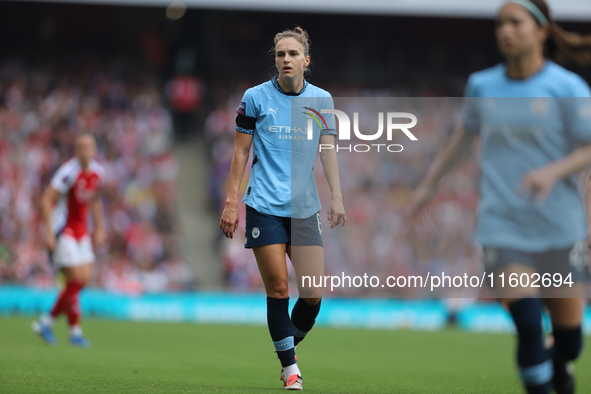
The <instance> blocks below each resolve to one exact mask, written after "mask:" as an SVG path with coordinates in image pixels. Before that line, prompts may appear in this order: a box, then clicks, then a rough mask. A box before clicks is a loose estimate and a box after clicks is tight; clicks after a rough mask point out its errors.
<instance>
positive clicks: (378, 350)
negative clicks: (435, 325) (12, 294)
mask: <svg viewBox="0 0 591 394" xmlns="http://www.w3.org/2000/svg"><path fill="white" fill-rule="evenodd" d="M30 322H31V319H30V318H24V317H10V318H6V317H4V318H0V393H49V392H52V393H273V392H279V390H281V388H282V384H281V382H280V381H279V371H280V365H279V361H278V360H277V359H276V358H275V355H274V353H273V348H272V347H273V346H272V344H271V341H270V337H269V333H268V331H267V329H266V327H261V326H217V325H198V324H189V323H178V324H175V323H133V322H121V321H106V320H95V319H88V320H86V321H84V323H83V325H84V330H85V334H86V336H87V337H88V338H89V339H90V340H91V341H92V348H91V349H79V348H74V347H72V346H71V345H69V344H68V343H67V330H66V325H65V323H64V322H63V321H60V322H58V324H57V326H56V337H57V339H58V341H59V344H58V346H57V347H50V346H47V345H45V344H44V343H43V342H42V341H41V339H40V338H38V337H37V336H36V335H34V334H33V333H32V331H31V329H30ZM513 347H514V338H513V337H512V336H511V335H498V334H474V333H466V332H462V331H459V330H455V329H448V330H444V331H441V332H413V331H404V330H398V331H378V330H352V329H331V328H323V327H317V328H315V329H314V330H313V331H312V333H311V334H310V335H309V336H308V338H306V340H305V341H304V342H302V344H301V346H299V347H298V359H299V365H300V368H301V370H302V373H303V376H304V381H305V386H304V390H305V391H306V392H310V393H366V394H369V393H409V394H410V393H413V394H414V393H417V394H418V393H421V394H424V393H437V394H440V393H503V394H507V393H522V391H521V389H520V386H519V382H518V379H517V374H516V372H515V368H514V365H513V353H514V350H513ZM577 370H578V371H579V374H578V382H579V387H580V390H579V393H589V392H591V375H590V374H588V373H585V371H589V370H591V355H590V354H589V352H587V353H585V354H584V355H583V357H582V358H581V359H580V360H579V361H578V362H577Z"/></svg>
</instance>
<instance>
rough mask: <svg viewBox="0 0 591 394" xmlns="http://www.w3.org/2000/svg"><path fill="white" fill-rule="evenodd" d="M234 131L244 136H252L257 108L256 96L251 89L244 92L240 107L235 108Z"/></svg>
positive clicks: (257, 112)
mask: <svg viewBox="0 0 591 394" xmlns="http://www.w3.org/2000/svg"><path fill="white" fill-rule="evenodd" d="M236 113H237V114H238V116H237V117H236V130H237V131H239V132H241V133H245V134H251V135H252V134H254V130H255V123H256V118H257V117H258V115H259V108H258V106H257V104H256V94H255V92H254V91H253V89H248V90H247V91H246V92H244V96H243V97H242V100H241V101H240V105H239V106H238V108H236Z"/></svg>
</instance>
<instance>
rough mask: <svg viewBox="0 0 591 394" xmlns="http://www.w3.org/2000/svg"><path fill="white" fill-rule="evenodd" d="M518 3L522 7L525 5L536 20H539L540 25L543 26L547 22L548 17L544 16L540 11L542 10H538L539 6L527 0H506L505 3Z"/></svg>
mask: <svg viewBox="0 0 591 394" xmlns="http://www.w3.org/2000/svg"><path fill="white" fill-rule="evenodd" d="M511 3H513V4H519V5H520V6H522V7H525V8H526V9H527V10H528V11H529V12H531V13H532V15H533V16H534V17H535V18H536V19H537V20H538V22H540V24H541V25H543V26H545V25H547V24H548V18H546V15H544V13H543V12H542V10H540V8H539V7H538V6H537V5H535V4H534V3H532V2H531V1H529V0H513V1H510V2H508V3H507V4H511Z"/></svg>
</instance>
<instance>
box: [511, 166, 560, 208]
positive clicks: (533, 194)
mask: <svg viewBox="0 0 591 394" xmlns="http://www.w3.org/2000/svg"><path fill="white" fill-rule="evenodd" d="M557 181H558V177H557V176H556V175H555V174H554V171H553V169H552V167H549V166H546V167H543V168H540V169H538V170H534V171H531V172H528V173H527V174H525V175H524V177H523V179H522V180H521V186H520V188H519V190H518V192H517V194H518V195H520V196H525V195H526V194H528V193H529V198H530V200H533V199H534V198H535V199H537V200H538V201H540V202H544V201H545V200H546V197H548V194H550V192H551V191H552V189H553V188H554V185H555V184H556V182H557Z"/></svg>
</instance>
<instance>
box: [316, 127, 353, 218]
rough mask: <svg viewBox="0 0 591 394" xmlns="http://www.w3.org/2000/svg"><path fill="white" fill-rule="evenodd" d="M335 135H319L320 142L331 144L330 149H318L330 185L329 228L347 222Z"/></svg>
mask: <svg viewBox="0 0 591 394" xmlns="http://www.w3.org/2000/svg"><path fill="white" fill-rule="evenodd" d="M334 140H335V136H334V135H332V134H325V135H321V136H320V144H323V145H324V144H326V145H332V146H333V148H332V149H322V150H321V151H320V161H321V162H322V168H323V169H324V176H325V177H326V180H327V182H328V186H329V187H330V192H331V195H332V197H331V199H330V205H329V206H328V222H329V223H330V228H334V227H335V226H338V225H339V224H340V225H341V226H344V225H345V223H347V215H346V214H345V207H344V206H343V195H342V193H341V182H340V179H339V165H338V162H337V153H336V150H335V149H334Z"/></svg>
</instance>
